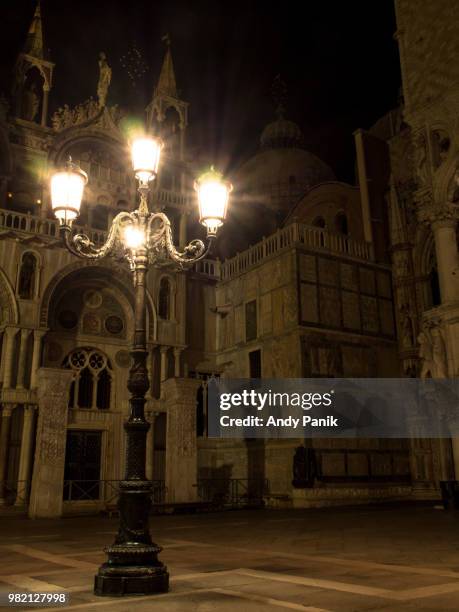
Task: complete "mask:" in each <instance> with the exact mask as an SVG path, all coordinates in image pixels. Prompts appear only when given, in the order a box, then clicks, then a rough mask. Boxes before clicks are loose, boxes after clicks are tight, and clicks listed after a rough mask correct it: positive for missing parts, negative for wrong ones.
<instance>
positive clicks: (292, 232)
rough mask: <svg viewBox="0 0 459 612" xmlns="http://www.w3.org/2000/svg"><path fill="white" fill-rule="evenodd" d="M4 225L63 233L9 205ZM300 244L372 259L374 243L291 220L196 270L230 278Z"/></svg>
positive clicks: (96, 238)
mask: <svg viewBox="0 0 459 612" xmlns="http://www.w3.org/2000/svg"><path fill="white" fill-rule="evenodd" d="M157 193H158V194H163V195H162V196H161V197H164V198H167V197H169V196H168V195H167V193H170V194H172V195H171V197H172V196H173V197H180V198H182V197H183V198H186V196H184V195H181V194H177V193H175V192H172V191H171V192H166V191H165V190H160V191H158V192H157ZM0 228H2V229H12V230H19V231H23V232H28V233H32V234H40V235H42V236H50V237H53V238H58V237H59V223H58V222H57V221H55V220H53V219H42V218H40V217H36V216H34V215H30V214H26V215H25V214H22V213H17V212H14V211H11V210H5V209H0ZM73 231H74V233H77V232H81V231H84V233H86V234H87V235H88V236H89V237H90V239H91V240H92V241H93V242H94V244H96V245H101V244H103V243H104V242H105V239H106V236H107V232H105V231H102V230H98V229H93V228H88V227H83V226H78V225H75V226H74V228H73ZM298 245H301V246H304V247H306V248H310V249H312V250H314V251H323V252H327V253H332V254H334V255H340V256H341V257H349V258H352V259H359V260H364V261H371V245H370V243H368V242H364V241H361V240H354V239H353V238H349V237H347V236H343V235H342V234H335V233H333V232H329V231H328V230H325V229H321V228H319V227H314V226H312V225H305V224H302V223H291V224H290V225H287V226H286V227H284V228H282V229H280V230H278V231H277V232H275V233H274V234H272V235H271V236H268V237H267V238H263V240H261V241H260V242H258V243H257V244H255V245H253V246H252V247H249V248H248V249H246V250H245V251H243V252H242V253H238V254H237V255H236V256H235V257H233V258H231V259H228V260H226V261H224V262H219V261H215V260H210V259H204V260H203V261H200V262H198V264H196V266H195V268H194V269H195V271H196V272H198V273H200V274H203V275H205V276H208V277H211V278H216V279H217V278H218V279H221V280H229V279H231V278H233V277H234V276H237V275H239V274H241V273H244V272H247V271H248V270H250V269H251V268H252V267H254V266H256V265H258V264H260V263H262V262H263V261H264V260H266V259H268V258H270V257H273V256H275V255H277V254H278V253H280V252H282V251H284V250H286V249H288V248H292V247H294V246H298Z"/></svg>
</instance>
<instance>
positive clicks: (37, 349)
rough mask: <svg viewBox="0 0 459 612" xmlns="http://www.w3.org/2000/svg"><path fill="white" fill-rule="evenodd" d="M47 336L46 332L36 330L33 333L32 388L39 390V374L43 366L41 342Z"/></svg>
mask: <svg viewBox="0 0 459 612" xmlns="http://www.w3.org/2000/svg"><path fill="white" fill-rule="evenodd" d="M45 334H46V330H42V329H34V331H33V354H32V372H31V374H30V388H31V389H36V388H37V373H38V368H39V367H40V365H41V341H42V339H43V336H44V335H45Z"/></svg>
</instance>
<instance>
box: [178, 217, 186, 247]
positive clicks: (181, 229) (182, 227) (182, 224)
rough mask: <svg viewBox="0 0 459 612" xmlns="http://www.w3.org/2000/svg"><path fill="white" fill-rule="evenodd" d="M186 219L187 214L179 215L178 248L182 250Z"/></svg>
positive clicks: (184, 240)
mask: <svg viewBox="0 0 459 612" xmlns="http://www.w3.org/2000/svg"><path fill="white" fill-rule="evenodd" d="M186 219H187V213H186V212H182V213H181V214H180V225H179V248H180V249H181V250H183V249H184V248H185V246H186Z"/></svg>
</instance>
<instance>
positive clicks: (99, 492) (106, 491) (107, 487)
mask: <svg viewBox="0 0 459 612" xmlns="http://www.w3.org/2000/svg"><path fill="white" fill-rule="evenodd" d="M120 482H121V481H120V480H64V501H66V502H84V501H86V502H88V501H100V502H103V503H104V506H105V507H106V508H114V507H116V505H117V503H118V497H119V490H120ZM150 482H151V501H152V503H153V504H163V503H164V501H165V499H166V486H165V483H164V480H152V481H150Z"/></svg>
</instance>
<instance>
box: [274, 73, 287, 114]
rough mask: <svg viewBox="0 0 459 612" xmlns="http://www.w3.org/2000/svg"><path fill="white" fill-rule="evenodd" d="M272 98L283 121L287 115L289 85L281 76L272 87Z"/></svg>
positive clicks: (277, 77) (278, 76)
mask: <svg viewBox="0 0 459 612" xmlns="http://www.w3.org/2000/svg"><path fill="white" fill-rule="evenodd" d="M271 96H272V99H273V102H274V107H275V109H276V115H277V116H278V118H279V119H283V118H284V115H285V104H286V101H287V85H286V83H285V81H284V80H283V79H282V77H281V75H280V74H278V75H277V76H276V77H275V79H274V81H273V84H272V86H271Z"/></svg>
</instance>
